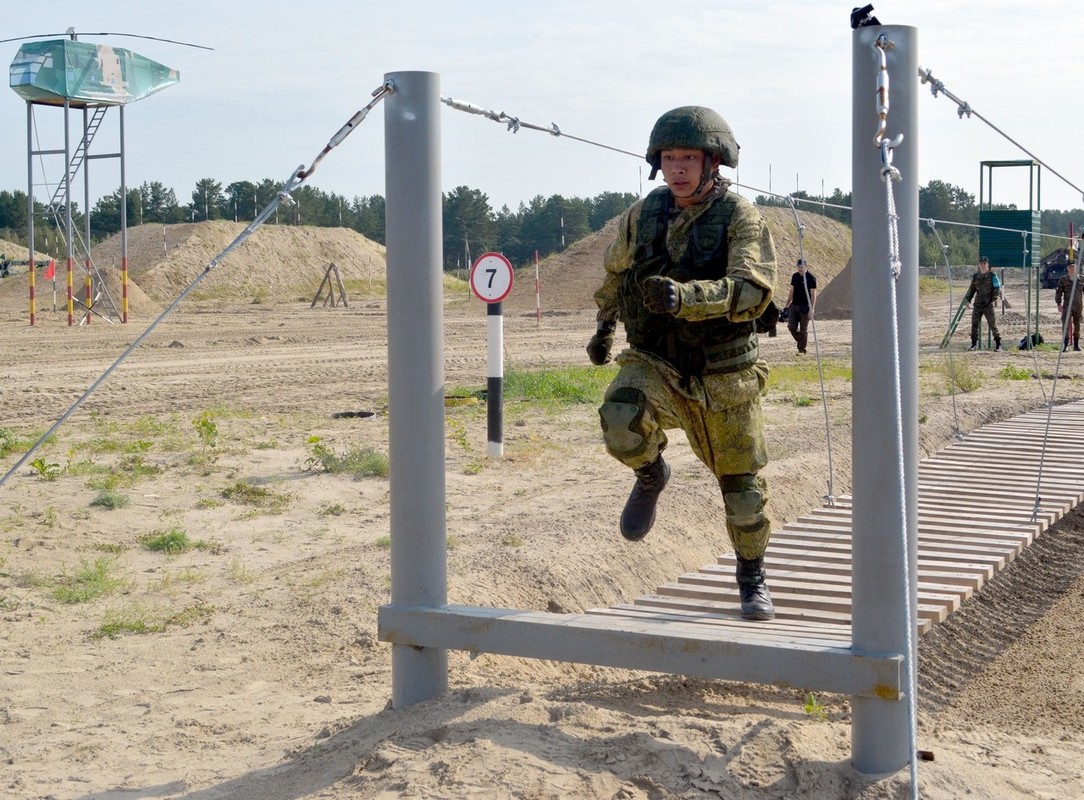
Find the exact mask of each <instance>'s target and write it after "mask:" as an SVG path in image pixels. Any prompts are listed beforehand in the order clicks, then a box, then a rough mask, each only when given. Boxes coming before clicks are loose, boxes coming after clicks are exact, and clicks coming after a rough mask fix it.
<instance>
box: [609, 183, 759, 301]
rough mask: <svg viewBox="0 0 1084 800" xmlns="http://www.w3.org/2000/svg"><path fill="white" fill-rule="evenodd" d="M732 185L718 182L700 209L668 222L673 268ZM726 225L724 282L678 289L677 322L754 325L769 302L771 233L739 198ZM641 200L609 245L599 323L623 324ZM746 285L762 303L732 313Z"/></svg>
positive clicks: (689, 283)
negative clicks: (626, 280) (625, 275)
mask: <svg viewBox="0 0 1084 800" xmlns="http://www.w3.org/2000/svg"><path fill="white" fill-rule="evenodd" d="M729 188H730V182H729V181H727V180H723V179H717V180H716V186H715V188H714V190H713V191H712V192H711V194H710V195H709V196H708V197H707V199H706V200H704V202H702V203H697V204H696V205H694V206H690V207H689V208H685V209H682V210H681V211H680V213H679V214H678V215H677V216H676V217H675V218H674V219H672V220H671V221H670V224H669V226H668V228H667V231H666V249H667V252H668V253H669V255H670V259H671V260H672V261H673V262H674V263H678V262H680V261H682V259H683V257H684V256H685V252H686V250H687V249H688V247H689V241H690V237H691V235H692V233H693V230H694V227H695V225H696V222H697V220H699V219H700V217H701V216H703V214H704V212H705V211H707V209H708V207H709V206H710V205H711V204H712V203H715V202H717V201H719V200H722V199H723V198H724V197H726V195H727V192H728V191H729ZM729 199H731V200H736V203H735V206H734V210H733V213H732V214H731V217H730V222H729V225H728V235H727V240H728V248H727V265H726V271H725V273H724V275H725V277H723V278H721V279H719V280H691V281H686V282H684V283H683V284H681V308H680V310H679V311H678V313H677V315H676V316H677V318H678V319H681V320H687V321H690V322H694V321H699V320H708V319H713V318H717V317H727V318H728V319H730V320H731V321H732V322H753V321H754V320H756V318H757V317H758V316H760V314H761V312H763V311H764V309H765V308H766V307H767V306H768V304H769V303H770V302H771V301H772V290H773V288H774V286H775V275H776V261H775V245H774V243H773V241H772V235H771V232H770V231H769V230H768V226H767V225H766V224H765V223H764V220H763V218H762V217H761V216H760V212H759V211H757V209H756V207H755V206H754V205H753V204H752V203H750V202H749V201H748V200H746V199H745V198H744V197H741V196H738V195H731V196H730V198H729ZM643 203H644V201H643V200H640V201H637V202H636V203H634V204H633V205H632V207H631V208H629V209H628V210H627V211H626V212H625V213H624V215H623V216H622V217H621V219H620V221H619V222H618V226H617V237H616V238H615V239H614V241H613V243H611V244H610V246H609V248H608V249H607V251H606V256H605V259H604V262H603V264H604V266H605V270H606V272H605V277H604V279H603V283H602V286H601V287H600V288H599V289H598V291H596V292H595V302H596V303H597V304H598V309H599V310H598V319H600V320H606V321H610V322H613V321H616V320H618V319H620V318H621V312H620V300H621V299H620V292H621V283H622V277H623V273H625V272H626V271H627V270H629V269H631V268H632V267H633V265H634V256H635V254H636V249H637V244H638V239H639V237H638V231H637V225H638V223H639V220H640V211H641V208H642V207H643ZM745 284H750V285H752V286H754V287H757V288H758V289H760V290H763V292H762V297H761V299H760V301H759V302H758V303H757V304H756V305H753V306H751V307H749V308H746V309H744V310H742V311H738V312H732V311H731V308H732V306H733V305H734V302H735V300H736V298H737V297H738V296H739V295H740V293H741V289H742V286H743V285H745Z"/></svg>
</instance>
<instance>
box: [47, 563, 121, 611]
mask: <svg viewBox="0 0 1084 800" xmlns="http://www.w3.org/2000/svg"><path fill="white" fill-rule="evenodd" d="M113 565H114V562H113V561H112V560H111V559H108V558H98V559H95V560H94V561H93V562H89V561H82V562H80V564H79V566H78V567H77V568H76V569H75V571H74V572H72V573H70V574H68V573H66V572H65V573H62V574H61V575H60V577H59V578H57V580H56V586H55V587H54V588H53V591H52V596H53V598H54V599H55V600H58V601H60V602H61V603H68V604H74V603H86V602H89V601H90V600H94V599H96V598H98V597H105V596H106V595H109V594H112V593H113V592H114V591H116V589H117V588H118V587H120V586H123V585H124V581H123V580H121V579H120V578H117V577H114V576H113V575H112V574H111V571H112V568H113Z"/></svg>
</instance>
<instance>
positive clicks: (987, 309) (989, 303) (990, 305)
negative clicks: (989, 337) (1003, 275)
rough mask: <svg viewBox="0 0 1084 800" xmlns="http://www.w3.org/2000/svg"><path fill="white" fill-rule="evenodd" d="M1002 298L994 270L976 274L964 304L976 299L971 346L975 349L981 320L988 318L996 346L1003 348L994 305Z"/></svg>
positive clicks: (973, 308)
mask: <svg viewBox="0 0 1084 800" xmlns="http://www.w3.org/2000/svg"><path fill="white" fill-rule="evenodd" d="M999 297H1001V284H1000V282H999V281H998V279H997V276H996V275H994V272H993V270H987V271H986V272H982V271H981V270H980V271H979V272H976V273H975V274H974V275H972V276H971V285H970V286H969V287H968V288H967V294H965V295H964V302H967V303H970V302H971V301H972V299H974V305H973V306H972V310H971V346H972V347H975V346H976V345H977V344H978V341H979V320H980V319H982V318H983V317H985V318H986V324H987V325H989V326H990V333H992V334H993V335H994V346H995V347H999V348H1000V347H1001V332H1000V331H999V330H998V329H997V321H996V320H995V317H994V303H995V302H996V301H997V299H998V298H999Z"/></svg>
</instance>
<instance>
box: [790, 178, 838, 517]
mask: <svg viewBox="0 0 1084 800" xmlns="http://www.w3.org/2000/svg"><path fill="white" fill-rule="evenodd" d="M789 199H790V201H791V203H790V210H791V212H792V213H793V214H794V226H795V227H796V228H797V229H798V259H799V260H800V261H803V262H804V261H805V225H803V224H802V222H801V220H800V219H799V218H798V209H797V207H796V203H795V202H794V198H793V197H791V198H789ZM802 289H803V290H804V291H805V304H806V306H807V307H808V308H809V327H810V329H811V330H812V331H813V356H814V358H815V359H816V361H817V377H818V379H819V380H820V387H821V407H822V408H823V409H824V439H825V443H826V446H827V448H828V494H826V495H825V496H824V501H825V503H827V504H828V505H829V506H835V504H836V492H835V487H834V486H833V483H832V475H833V469H832V426H831V423H830V419H829V416H828V392H827V391H826V390H825V388H824V364H823V363H822V362H821V350H820V344H819V342H818V340H817V315H816V314H815V313H814V310H813V301H812V299H811V298H810V296H809V283H808V282H807V281H805V280H803V281H802Z"/></svg>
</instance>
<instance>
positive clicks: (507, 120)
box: [440, 97, 644, 158]
mask: <svg viewBox="0 0 1084 800" xmlns="http://www.w3.org/2000/svg"><path fill="white" fill-rule="evenodd" d="M440 102H442V103H444V104H445V105H446V106H449V107H451V108H454V109H456V110H457V111H465V112H466V113H468V114H479V115H481V116H483V117H485V118H486V119H491V120H493V121H494V122H500V123H503V124H505V125H507V127H508V130H510V131H511V132H512V133H519V130H520V128H527V129H528V130H532V131H542V132H543V133H548V134H550V135H551V136H563V137H565V138H566V139H572V140H574V141H577V142H583V143H584V144H590V145H594V146H595V147H601V148H604V149H606V150H612V151H613V152H615V153H624V154H625V155H628V156H635V157H636V158H643V157H644V154H643V153H633V152H632V151H631V150H622V149H620V148H618V147H611V146H610V145H608V144H603V143H602V142H595V141H592V140H590V139H583V138H581V137H579V136H572V135H571V134H568V133H565V132H564V131H562V130H561V129H560V128H559V127H557V123H556V122H551V123H550V124H549V127H546V126H544V125H536V124H534V123H532V122H524V121H523V120H521V119H520V118H519V117H513V116H511V115H510V114H505V113H504V112H503V111H493V110H490V109H487V108H482V106H478V105H475V104H474V103H468V102H466V101H464V100H456V99H455V98H454V97H442V98H440Z"/></svg>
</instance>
